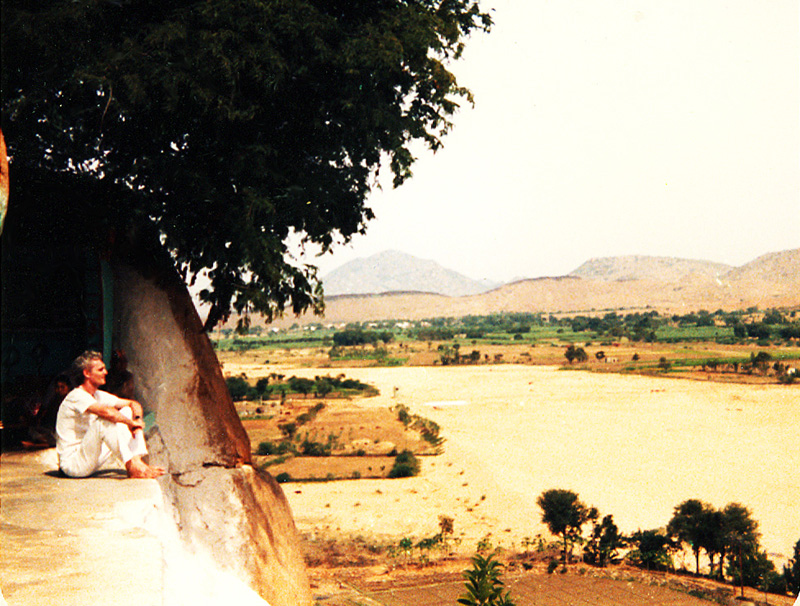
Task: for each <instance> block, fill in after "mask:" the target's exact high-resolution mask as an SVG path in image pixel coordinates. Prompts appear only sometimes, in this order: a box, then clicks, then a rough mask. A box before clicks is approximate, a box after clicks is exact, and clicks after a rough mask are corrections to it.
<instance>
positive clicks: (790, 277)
mask: <svg viewBox="0 0 800 606" xmlns="http://www.w3.org/2000/svg"><path fill="white" fill-rule="evenodd" d="M725 278H726V279H727V280H730V281H735V282H743V281H766V282H795V284H796V283H797V282H800V248H796V249H794V250H784V251H781V252H775V253H768V254H766V255H762V256H760V257H758V258H757V259H756V260H754V261H751V262H750V263H747V264H746V265H742V266H741V267H737V268H734V269H732V270H731V271H729V272H728V273H727V274H725Z"/></svg>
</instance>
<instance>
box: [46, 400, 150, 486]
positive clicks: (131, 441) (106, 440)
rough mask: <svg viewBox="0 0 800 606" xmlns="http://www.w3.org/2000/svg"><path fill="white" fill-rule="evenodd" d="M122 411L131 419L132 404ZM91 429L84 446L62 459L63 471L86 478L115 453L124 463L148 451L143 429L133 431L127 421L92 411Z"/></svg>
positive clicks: (85, 436)
mask: <svg viewBox="0 0 800 606" xmlns="http://www.w3.org/2000/svg"><path fill="white" fill-rule="evenodd" d="M120 412H121V413H122V414H123V415H125V416H126V417H128V418H129V419H130V418H131V416H132V415H133V413H132V412H131V409H130V407H129V406H126V407H125V408H122V409H121V410H120ZM89 417H90V420H89V430H88V431H87V432H86V434H85V435H84V436H83V440H82V441H81V447H80V449H78V450H77V451H75V452H74V453H73V454H71V455H69V456H68V457H67V458H66V459H64V458H62V459H61V461H60V462H59V467H61V471H63V472H64V473H65V474H67V475H68V476H70V477H72V478H85V477H86V476H90V475H92V474H93V473H94V472H95V471H97V470H98V469H100V467H102V466H103V465H104V464H105V463H106V462H107V461H108V460H109V459H110V458H111V456H112V455H113V456H114V457H116V458H117V459H119V460H120V461H122V462H123V463H127V462H128V461H130V460H131V459H132V458H133V457H135V456H144V455H146V454H147V446H146V445H145V443H144V432H143V431H137V432H136V433H135V434H132V433H131V430H130V429H129V428H128V426H127V425H125V423H114V422H112V421H108V420H106V419H103V418H100V417H98V416H97V415H95V414H91V413H89Z"/></svg>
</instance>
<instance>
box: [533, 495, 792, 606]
mask: <svg viewBox="0 0 800 606" xmlns="http://www.w3.org/2000/svg"><path fill="white" fill-rule="evenodd" d="M537 503H538V505H539V507H540V508H541V510H542V521H543V522H544V523H545V524H546V525H547V527H548V528H549V529H550V532H551V533H553V534H554V535H556V536H558V537H560V538H561V540H562V547H561V558H560V562H561V564H562V565H564V566H566V564H568V563H569V562H570V559H571V554H572V548H573V547H574V546H575V545H581V546H582V560H583V562H584V563H587V564H591V565H594V566H598V567H603V566H606V565H607V564H609V563H613V562H617V561H619V553H620V551H621V550H622V549H623V548H628V551H627V554H626V555H625V559H626V560H627V561H628V562H629V563H630V564H632V565H634V566H638V567H640V568H644V569H647V570H674V567H673V555H674V554H676V553H678V552H680V551H682V550H683V549H688V550H689V551H691V552H692V554H693V555H694V558H695V571H694V574H695V575H696V576H700V573H701V571H700V555H701V554H705V556H706V557H707V559H708V562H709V566H708V574H707V576H708V577H709V578H711V579H714V580H717V581H721V582H725V581H727V582H730V583H731V584H733V585H738V586H739V587H740V588H741V594H742V595H744V587H745V586H749V587H753V588H755V589H757V590H760V591H765V592H771V593H777V594H780V595H785V594H787V593H790V594H792V595H794V594H796V593H797V592H798V591H800V540H799V541H798V542H797V543H796V544H795V547H794V557H793V558H792V559H790V561H789V564H788V565H787V566H785V567H784V568H783V570H782V571H778V570H777V569H776V567H775V564H774V563H773V562H772V561H770V559H769V557H768V555H767V553H766V552H765V551H764V550H763V549H762V548H761V546H760V543H759V538H760V533H759V532H758V522H757V521H756V520H755V519H753V517H752V513H751V512H750V510H749V509H748V508H747V507H745V506H743V505H741V504H739V503H729V504H728V505H726V506H725V507H724V508H722V509H716V508H715V507H713V506H712V505H710V504H708V503H705V502H703V501H701V500H699V499H688V500H686V501H683V502H682V503H680V504H678V505H676V506H675V508H674V511H673V515H672V518H671V519H670V520H669V522H668V524H667V525H666V527H665V528H661V529H649V530H638V531H636V532H634V533H633V534H632V535H630V536H627V537H626V536H624V535H622V534H621V533H620V532H619V529H618V528H617V526H616V524H614V521H613V518H612V516H610V515H607V516H605V517H603V518H602V520H601V521H600V522H598V519H599V513H598V511H597V509H596V508H594V507H589V506H587V505H586V504H584V503H583V502H581V501H580V499H579V498H578V495H577V494H576V493H574V492H572V491H570V490H563V489H552V490H547V491H545V492H543V493H542V494H541V495H540V496H539V498H538V500H537ZM587 522H592V523H593V527H592V529H591V531H590V533H589V535H588V537H584V536H583V532H582V528H583V526H584V525H585V524H586V523H587ZM531 544H532V542H531V541H529V542H528V543H527V544H526V545H524V547H525V549H526V553H527V549H528V547H529V546H530V545H531ZM539 545H540V547H541V546H543V542H540V543H539ZM558 566H559V560H557V559H553V560H551V562H550V565H549V566H548V572H554V571H555V569H556V568H557V567H558Z"/></svg>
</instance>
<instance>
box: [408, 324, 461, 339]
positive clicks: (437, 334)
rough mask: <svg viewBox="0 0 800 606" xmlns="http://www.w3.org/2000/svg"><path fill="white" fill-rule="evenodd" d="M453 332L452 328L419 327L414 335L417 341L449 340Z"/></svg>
mask: <svg viewBox="0 0 800 606" xmlns="http://www.w3.org/2000/svg"><path fill="white" fill-rule="evenodd" d="M453 335H455V332H454V331H453V329H452V328H435V327H434V328H420V329H419V330H418V331H417V332H416V334H415V337H416V339H417V340H418V341H449V340H450V339H452V338H453Z"/></svg>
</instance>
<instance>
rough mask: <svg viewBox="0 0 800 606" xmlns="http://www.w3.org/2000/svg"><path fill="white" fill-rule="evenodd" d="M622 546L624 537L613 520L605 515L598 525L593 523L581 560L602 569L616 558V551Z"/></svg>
mask: <svg viewBox="0 0 800 606" xmlns="http://www.w3.org/2000/svg"><path fill="white" fill-rule="evenodd" d="M624 546H625V537H624V536H622V535H621V534H620V532H619V528H617V525H616V524H615V523H614V518H613V517H612V516H610V515H607V516H605V517H604V518H603V520H602V522H600V524H598V523H597V522H595V523H594V527H593V528H592V533H591V535H589V540H588V541H587V542H586V546H585V547H584V550H583V560H584V562H586V563H587V564H594V565H596V566H600V567H603V566H605V565H606V564H607V563H608V562H609V561H610V560H612V559H614V558H615V557H617V552H618V550H619V549H620V548H621V547H624Z"/></svg>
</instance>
